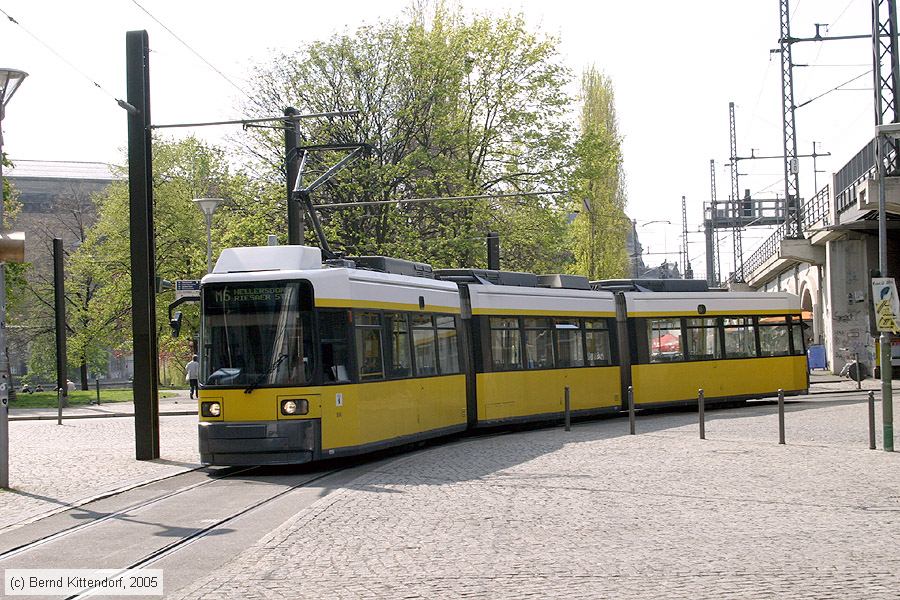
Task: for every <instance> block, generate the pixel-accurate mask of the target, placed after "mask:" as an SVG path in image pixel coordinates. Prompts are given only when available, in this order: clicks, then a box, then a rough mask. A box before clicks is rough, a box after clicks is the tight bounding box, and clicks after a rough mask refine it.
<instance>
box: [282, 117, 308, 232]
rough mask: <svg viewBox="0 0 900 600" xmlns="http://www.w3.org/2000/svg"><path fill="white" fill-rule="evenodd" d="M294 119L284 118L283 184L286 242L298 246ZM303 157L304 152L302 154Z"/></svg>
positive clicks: (297, 155)
mask: <svg viewBox="0 0 900 600" xmlns="http://www.w3.org/2000/svg"><path fill="white" fill-rule="evenodd" d="M298 114H300V113H299V111H298V110H297V109H296V108H294V107H292V106H289V107H287V108H286V109H284V116H286V117H293V116H295V115H298ZM298 125H299V123H298V122H297V120H296V119H285V120H284V170H285V176H286V180H285V186H286V187H287V223H288V244H290V245H292V246H299V245H301V244H303V211H302V207H301V206H300V202H298V201H297V199H296V198H294V196H293V191H294V185H295V183H296V182H297V174H298V173H299V172H300V168H301V167H300V153H299V150H298V147H299V146H300V135H299V131H298ZM303 156H304V158H305V156H306V154H304V155H303Z"/></svg>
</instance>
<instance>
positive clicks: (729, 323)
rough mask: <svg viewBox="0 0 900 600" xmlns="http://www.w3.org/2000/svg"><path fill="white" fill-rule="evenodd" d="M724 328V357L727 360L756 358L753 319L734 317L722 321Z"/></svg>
mask: <svg viewBox="0 0 900 600" xmlns="http://www.w3.org/2000/svg"><path fill="white" fill-rule="evenodd" d="M723 321H724V323H723V324H724V327H725V356H726V357H727V358H754V357H756V335H755V333H754V331H753V319H751V318H750V317H735V318H730V319H728V318H726V319H723Z"/></svg>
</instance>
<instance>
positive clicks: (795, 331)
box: [788, 317, 808, 356]
mask: <svg viewBox="0 0 900 600" xmlns="http://www.w3.org/2000/svg"><path fill="white" fill-rule="evenodd" d="M788 318H789V319H790V321H791V337H792V338H793V340H794V354H796V355H798V356H804V355H805V354H806V350H805V349H804V347H803V346H804V344H803V333H804V329H805V328H806V327H807V326H808V325H807V324H806V323H804V322H803V319H802V318H800V317H788Z"/></svg>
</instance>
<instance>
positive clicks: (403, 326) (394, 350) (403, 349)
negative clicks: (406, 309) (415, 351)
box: [384, 313, 412, 377]
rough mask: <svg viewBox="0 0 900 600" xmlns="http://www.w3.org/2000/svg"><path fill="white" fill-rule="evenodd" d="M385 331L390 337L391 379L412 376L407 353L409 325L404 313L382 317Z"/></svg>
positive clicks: (410, 363)
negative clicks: (385, 327)
mask: <svg viewBox="0 0 900 600" xmlns="http://www.w3.org/2000/svg"><path fill="white" fill-rule="evenodd" d="M384 318H385V320H386V323H387V330H388V331H389V332H390V336H391V340H390V343H391V370H390V376H391V377H409V376H410V375H412V360H411V359H410V353H409V323H408V322H407V320H406V314H405V313H388V314H385V315H384Z"/></svg>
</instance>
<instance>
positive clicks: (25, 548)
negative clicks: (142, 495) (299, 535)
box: [0, 467, 259, 561]
mask: <svg viewBox="0 0 900 600" xmlns="http://www.w3.org/2000/svg"><path fill="white" fill-rule="evenodd" d="M258 469H259V467H241V468H228V469H223V471H225V470H227V471H228V472H227V473H225V474H223V475H219V476H217V477H210V478H209V479H207V480H206V481H199V482H197V483H192V484H191V485H186V486H183V487H181V488H178V489H176V490H171V491H169V492H166V493H164V494H160V495H158V496H154V497H152V498H148V499H146V500H142V501H140V502H136V503H134V504H130V505H128V506H126V507H125V508H122V509H119V510H116V511H113V512H110V513H107V514H105V515H103V516H101V517H97V518H96V519H92V520H90V521H87V522H85V523H81V524H79V525H73V526H72V527H67V528H65V529H62V530H60V531H57V532H55V533H52V534H49V535H45V536H42V537H40V538H38V539H36V540H33V541H31V542H28V543H25V544H20V545H19V546H16V547H14V548H10V549H8V550H5V551H3V552H0V561H4V560H7V559H10V558H13V557H14V556H17V555H19V554H22V553H24V552H29V551H31V550H34V549H35V548H38V547H40V546H42V545H44V544H48V543H50V542H53V541H56V540H59V539H62V538H64V537H66V536H70V535H74V534H76V533H79V532H82V531H84V530H86V529H89V528H91V527H97V526H99V525H101V524H103V523H105V522H106V521H109V520H111V519H116V518H120V517H122V516H124V515H127V514H128V513H131V512H134V511H137V510H141V509H144V508H147V507H149V506H152V505H154V504H158V503H160V502H164V501H166V500H169V499H171V498H173V497H175V496H179V495H181V494H184V493H187V492H190V491H192V490H196V489H197V488H200V487H204V486H207V485H211V484H213V483H215V482H217V481H221V480H222V479H226V478H228V477H233V476H235V475H239V474H243V473H247V472H248V471H253V470H258ZM132 489H134V488H128V489H127V490H123V491H121V492H119V493H125V492H126V491H131V490H132ZM115 495H116V494H110V495H108V496H103V499H107V498H112V497H114V496H115ZM96 500H99V499H95V500H93V501H96ZM81 506H85V505H84V504H82V505H79V506H75V507H72V508H70V509H68V510H73V509H77V508H80V507H81ZM54 514H58V513H51V515H48V516H52V515H54Z"/></svg>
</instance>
